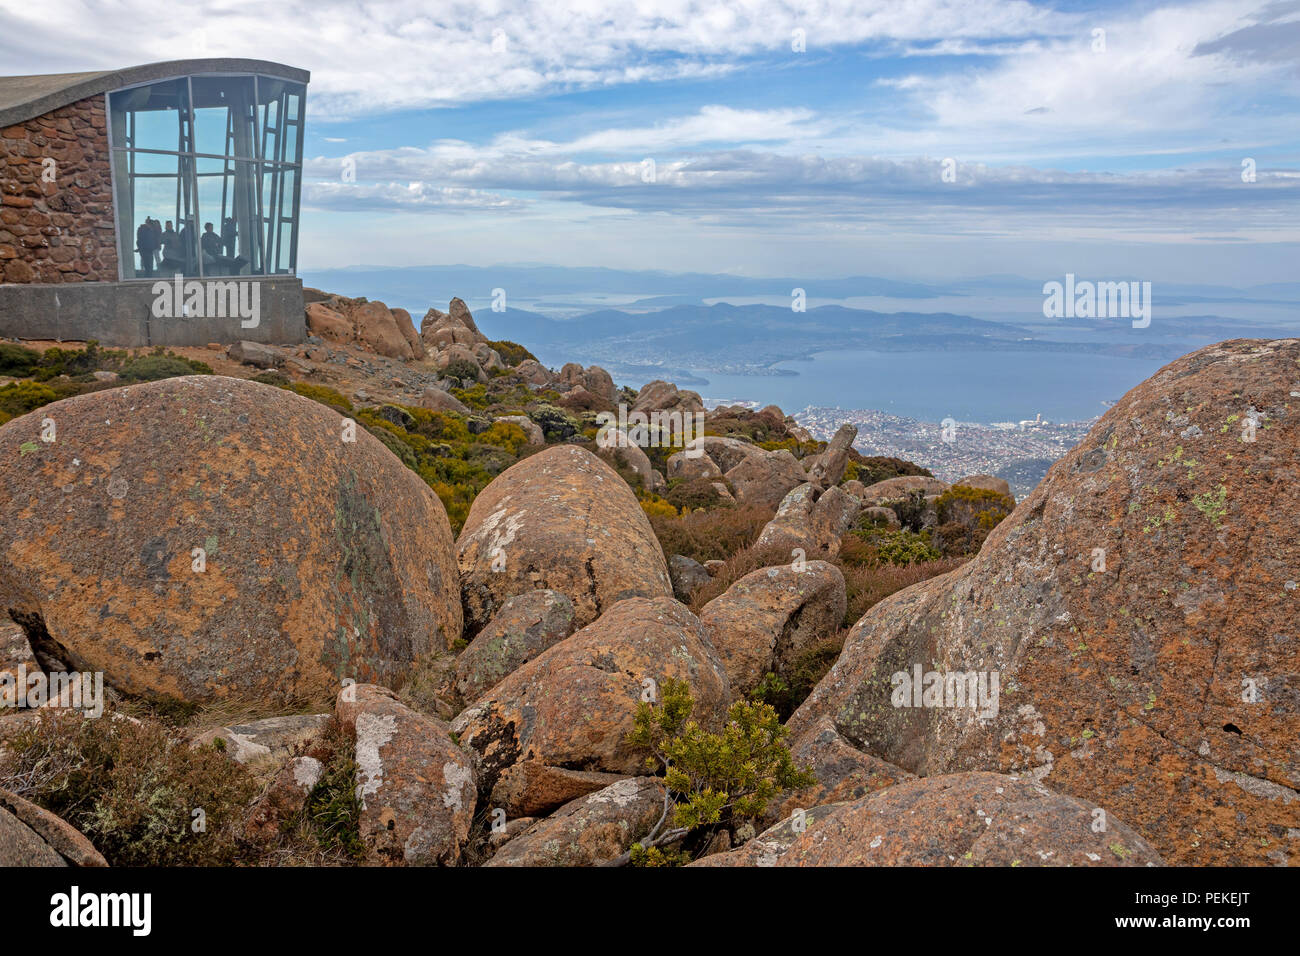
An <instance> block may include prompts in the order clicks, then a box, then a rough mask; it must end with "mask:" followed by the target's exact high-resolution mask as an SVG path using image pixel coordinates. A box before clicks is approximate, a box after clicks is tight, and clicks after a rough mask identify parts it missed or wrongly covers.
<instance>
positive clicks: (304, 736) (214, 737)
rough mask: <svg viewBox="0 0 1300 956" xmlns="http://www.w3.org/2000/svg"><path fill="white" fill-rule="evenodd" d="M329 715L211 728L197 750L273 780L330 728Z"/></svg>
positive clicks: (196, 740)
mask: <svg viewBox="0 0 1300 956" xmlns="http://www.w3.org/2000/svg"><path fill="white" fill-rule="evenodd" d="M329 722H330V715H329V714H290V715H288V716H285V717H264V718H262V719H261V720H250V721H247V722H246V723H242V724H233V725H229V726H225V727H210V728H208V729H207V730H204V731H201V732H200V733H198V734H196V735H195V736H194V738H193V740H192V741H191V743H192V744H193V746H195V747H202V746H212V747H216V748H217V749H219V750H220V751H221V752H222V753H224V754H225V755H226V756H227V757H229V758H230V759H231V760H233V761H235V763H238V764H243V765H244V766H245V767H247V768H248V770H249V772H250V773H252V774H253V775H254V776H256V777H260V778H262V779H267V778H269V777H271V776H273V775H274V774H275V773H276V772H277V771H278V770H279V769H280V767H282V766H283V765H284V763H285V761H287V760H289V759H290V758H291V757H293V756H295V755H296V754H299V753H301V752H302V751H304V750H306V749H307V748H308V747H309V746H310V745H311V744H312V742H313V741H315V740H316V739H317V738H319V737H320V736H321V734H323V733H324V732H325V729H326V728H327V727H328V726H329Z"/></svg>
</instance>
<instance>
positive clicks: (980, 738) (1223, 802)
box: [790, 339, 1300, 864]
mask: <svg viewBox="0 0 1300 956" xmlns="http://www.w3.org/2000/svg"><path fill="white" fill-rule="evenodd" d="M1298 363H1300V340H1296V339H1283V340H1278V341H1251V340H1238V341H1233V342H1225V343H1222V344H1220V345H1216V346H1210V347H1208V348H1205V349H1202V350H1200V351H1199V352H1195V353H1193V354H1191V355H1187V356H1184V357H1183V358H1180V359H1178V360H1177V361H1175V362H1173V363H1171V364H1170V365H1167V366H1166V367H1165V368H1163V369H1162V370H1161V371H1159V372H1157V373H1156V374H1155V375H1154V376H1153V377H1152V378H1151V379H1149V380H1148V381H1146V382H1144V383H1143V384H1141V385H1139V386H1137V387H1136V388H1134V389H1133V390H1132V391H1130V392H1129V393H1128V394H1127V395H1125V396H1124V398H1123V399H1121V400H1120V402H1119V403H1118V404H1117V405H1116V406H1115V407H1113V408H1112V409H1110V411H1108V412H1107V413H1106V414H1105V415H1104V416H1103V417H1102V419H1101V420H1100V421H1099V422H1098V423H1097V424H1096V425H1095V426H1094V427H1093V428H1092V430H1091V431H1090V432H1089V433H1088V436H1087V437H1086V438H1085V439H1084V440H1083V442H1082V443H1081V444H1080V445H1079V446H1078V447H1077V448H1075V449H1074V450H1072V451H1071V452H1070V453H1069V454H1067V455H1066V456H1065V457H1064V458H1063V459H1061V460H1060V461H1059V462H1057V463H1056V464H1055V465H1054V466H1053V467H1052V469H1051V470H1050V471H1049V472H1048V474H1047V477H1046V478H1045V479H1044V480H1043V482H1042V483H1041V484H1039V486H1038V487H1037V488H1036V489H1035V490H1034V491H1033V493H1031V494H1030V495H1029V497H1027V498H1026V499H1025V500H1024V501H1022V502H1021V503H1020V505H1019V506H1018V507H1017V508H1016V510H1015V512H1014V513H1013V514H1012V515H1011V516H1010V517H1009V518H1007V519H1006V520H1004V521H1003V522H1002V523H1001V524H1000V525H998V527H997V528H995V529H994V530H993V532H992V533H991V534H990V535H989V537H988V539H987V540H986V541H985V543H984V546H983V549H982V550H981V551H980V553H979V555H978V557H976V558H975V559H974V560H972V561H971V562H970V563H968V564H966V565H965V566H963V567H962V568H961V569H960V570H958V571H955V572H952V573H950V574H947V575H944V576H941V577H938V578H934V579H931V580H929V581H926V582H923V583H921V584H919V585H914V586H912V587H910V588H907V589H905V590H904V591H902V592H900V593H898V594H896V595H893V596H891V597H890V598H887V599H886V600H885V601H882V602H881V603H880V604H878V605H876V606H875V607H874V608H872V609H871V611H869V612H868V613H867V614H866V616H865V617H863V619H862V620H861V621H859V622H858V624H857V626H856V627H855V628H854V629H853V631H852V632H851V633H850V635H849V638H848V640H847V641H846V643H845V646H844V651H843V653H842V654H841V656H840V659H839V661H838V662H837V663H836V664H835V666H834V667H833V668H832V670H831V671H830V672H829V673H828V674H827V675H826V677H825V678H824V679H823V680H822V682H821V683H820V684H819V685H818V686H817V688H816V689H814V691H813V693H812V694H811V695H810V696H809V698H808V699H807V700H806V701H805V702H804V704H803V705H802V706H801V707H800V709H799V711H798V712H796V713H795V715H794V717H792V719H791V722H790V723H791V726H792V727H793V728H795V732H796V733H797V732H798V730H799V729H800V728H801V727H802V726H804V725H805V724H807V723H810V722H812V721H814V720H820V719H821V718H823V717H825V718H829V719H831V720H832V721H833V722H834V724H835V727H836V729H837V730H838V731H839V732H840V733H841V734H842V735H843V736H844V737H845V738H846V739H847V740H849V741H850V742H851V743H852V744H853V745H854V746H857V747H860V748H861V749H863V750H866V751H868V752H870V753H873V754H876V755H877V756H879V757H882V758H884V759H885V760H888V761H890V762H891V763H895V764H898V765H899V766H902V767H904V768H905V769H908V770H911V771H914V772H917V773H921V774H938V773H947V772H952V771H957V770H965V769H990V770H1000V771H1004V772H1015V773H1020V774H1026V775H1033V776H1035V777H1037V778H1038V779H1040V780H1042V781H1043V782H1044V783H1046V784H1048V785H1049V786H1051V787H1053V788H1054V789H1056V790H1057V791H1059V792H1062V793H1069V794H1073V795H1075V796H1078V797H1081V798H1086V799H1088V800H1091V801H1094V802H1096V803H1098V804H1101V805H1102V806H1105V807H1107V808H1108V809H1111V810H1113V811H1114V812H1115V813H1117V814H1119V815H1120V816H1122V817H1123V819H1124V820H1126V821H1127V822H1128V823H1129V824H1130V825H1131V826H1133V827H1134V828H1135V829H1136V830H1138V831H1139V832H1140V833H1142V835H1143V836H1144V837H1146V838H1147V840H1149V841H1150V842H1151V843H1152V844H1153V845H1155V846H1156V847H1157V848H1158V849H1159V851H1160V853H1161V854H1162V855H1163V856H1164V857H1165V858H1166V859H1167V860H1169V861H1170V862H1174V863H1179V864H1270V863H1287V862H1295V861H1296V860H1297V859H1298V858H1300V857H1297V852H1298V851H1300V847H1297V846H1295V845H1294V841H1290V840H1288V838H1287V837H1286V836H1285V834H1286V833H1287V832H1288V831H1294V830H1296V829H1300V751H1298V750H1297V748H1296V746H1295V741H1296V740H1297V739H1300V707H1297V706H1296V697H1295V688H1296V687H1297V686H1300V670H1298V669H1297V661H1300V636H1298V635H1297V632H1296V629H1295V626H1294V622H1295V618H1296V610H1297V601H1300V597H1298V595H1300V590H1297V589H1296V583H1295V582H1296V580H1297V577H1298V576H1300V575H1297V571H1296V562H1295V559H1294V555H1295V553H1296V551H1295V540H1296V537H1297V530H1298V529H1297V519H1296V515H1297V514H1300V508H1297V504H1300V501H1298V495H1297V490H1296V489H1297V488H1300V457H1298V456H1297V455H1296V448H1297V447H1300V414H1297V411H1296V398H1297V395H1296V394H1295V393H1296V392H1300V387H1297V386H1298V385H1300V378H1298V375H1297V370H1298V369H1300V364H1298ZM918 664H919V665H921V666H922V667H923V669H924V670H925V671H935V672H946V673H954V672H960V673H982V674H985V675H986V676H988V677H990V678H991V675H992V674H993V673H997V674H998V675H999V683H1000V687H1001V699H1000V703H999V706H998V707H997V708H996V715H995V716H991V717H989V718H986V719H980V718H979V717H978V715H977V714H975V713H974V712H973V710H972V709H971V708H969V707H924V706H923V707H906V706H901V707H895V706H893V705H892V701H891V696H892V692H893V690H894V687H893V679H892V677H893V675H894V674H895V673H900V672H902V673H911V672H912V671H913V668H914V667H915V666H916V665H918Z"/></svg>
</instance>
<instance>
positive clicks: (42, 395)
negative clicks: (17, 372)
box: [0, 382, 58, 418]
mask: <svg viewBox="0 0 1300 956" xmlns="http://www.w3.org/2000/svg"><path fill="white" fill-rule="evenodd" d="M57 398H58V395H56V394H55V392H54V389H52V388H50V386H48V385H42V384H41V383H39V382H10V383H9V384H8V385H5V386H3V387H0V412H4V413H6V414H7V415H9V416H10V417H11V418H17V417H18V416H19V415H26V414H27V413H28V412H30V411H33V410H35V409H37V408H40V407H41V406H42V405H48V404H49V403H50V402H52V401H55V400H56V399H57Z"/></svg>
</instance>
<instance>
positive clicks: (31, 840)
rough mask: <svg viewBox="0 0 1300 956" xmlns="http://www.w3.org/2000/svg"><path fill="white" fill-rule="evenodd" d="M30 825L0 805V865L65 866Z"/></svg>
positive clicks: (63, 860)
mask: <svg viewBox="0 0 1300 956" xmlns="http://www.w3.org/2000/svg"><path fill="white" fill-rule="evenodd" d="M67 865H68V861H67V860H65V859H64V858H63V857H61V856H59V854H58V853H56V852H55V851H54V848H53V847H51V846H50V845H49V844H48V843H46V842H45V841H44V840H42V839H41V838H40V836H39V835H37V834H36V833H35V832H34V831H33V830H32V829H31V827H29V826H27V824H25V823H23V822H22V821H21V820H19V819H18V818H17V817H16V816H14V815H13V814H12V813H10V812H9V811H8V810H6V809H4V808H3V807H0V866H3V867H11V866H22V867H27V866H67Z"/></svg>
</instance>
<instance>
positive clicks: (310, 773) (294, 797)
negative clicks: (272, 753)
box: [244, 757, 325, 842]
mask: <svg viewBox="0 0 1300 956" xmlns="http://www.w3.org/2000/svg"><path fill="white" fill-rule="evenodd" d="M324 772H325V768H324V766H323V765H322V764H321V762H320V761H319V760H317V759H316V758H315V757H294V758H293V759H291V760H290V761H289V762H288V763H286V764H285V765H284V766H283V767H281V768H280V771H279V772H278V773H277V774H276V775H275V778H274V779H273V780H272V781H271V783H270V785H269V786H268V787H267V788H266V790H265V791H264V792H263V793H262V795H261V796H260V797H258V798H257V801H256V802H255V803H254V804H253V806H252V808H251V809H250V810H249V812H248V817H247V819H246V820H245V821H244V835H245V836H246V837H247V838H248V839H250V840H254V841H258V842H270V841H271V840H274V839H275V838H276V837H277V836H278V835H279V833H280V831H281V829H283V828H284V826H285V825H286V824H287V823H289V822H290V821H292V820H293V818H294V817H295V816H296V815H297V814H299V813H301V812H302V809H303V807H305V806H306V805H307V798H308V797H309V796H310V795H311V792H312V789H313V788H314V787H315V786H316V784H317V783H319V782H320V778H321V775H322V774H323V773H324Z"/></svg>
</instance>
